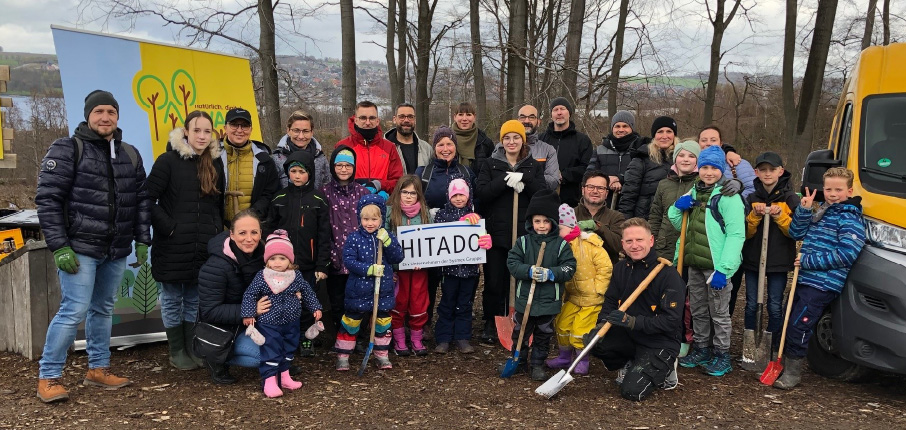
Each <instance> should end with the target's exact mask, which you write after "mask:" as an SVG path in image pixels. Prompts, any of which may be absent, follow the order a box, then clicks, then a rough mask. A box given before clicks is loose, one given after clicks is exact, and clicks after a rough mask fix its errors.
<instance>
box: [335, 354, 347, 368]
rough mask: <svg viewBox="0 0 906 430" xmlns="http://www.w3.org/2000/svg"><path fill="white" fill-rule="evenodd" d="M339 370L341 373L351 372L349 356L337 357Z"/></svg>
mask: <svg viewBox="0 0 906 430" xmlns="http://www.w3.org/2000/svg"><path fill="white" fill-rule="evenodd" d="M337 370H339V371H340V372H345V371H347V370H349V356H348V355H347V356H345V357H340V356H338V357H337Z"/></svg>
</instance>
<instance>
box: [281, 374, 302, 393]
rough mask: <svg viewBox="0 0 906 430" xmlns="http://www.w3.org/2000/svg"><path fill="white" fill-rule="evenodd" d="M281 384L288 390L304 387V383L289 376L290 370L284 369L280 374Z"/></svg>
mask: <svg viewBox="0 0 906 430" xmlns="http://www.w3.org/2000/svg"><path fill="white" fill-rule="evenodd" d="M280 386H281V387H283V388H286V389H288V390H298V389H300V388H302V383H301V382H299V381H294V380H293V377H292V376H289V370H284V371H283V373H281V374H280Z"/></svg>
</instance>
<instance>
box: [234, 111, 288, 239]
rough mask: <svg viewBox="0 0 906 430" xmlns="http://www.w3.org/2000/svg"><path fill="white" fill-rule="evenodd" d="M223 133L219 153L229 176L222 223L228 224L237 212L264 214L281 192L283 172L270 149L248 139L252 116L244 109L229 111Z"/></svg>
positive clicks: (250, 132) (250, 133)
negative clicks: (272, 200) (281, 173)
mask: <svg viewBox="0 0 906 430" xmlns="http://www.w3.org/2000/svg"><path fill="white" fill-rule="evenodd" d="M224 131H225V136H224V138H223V141H222V142H221V147H222V148H223V151H220V157H221V160H223V165H224V175H225V176H226V185H225V186H226V191H225V192H224V194H225V196H226V198H225V199H224V205H225V208H224V218H223V220H224V222H225V223H229V222H230V220H232V219H233V216H234V215H236V213H238V212H239V211H241V210H243V209H246V208H248V207H251V208H252V209H255V211H257V212H258V213H259V214H261V215H264V214H265V213H266V212H267V206H268V204H270V202H271V199H273V198H274V194H276V193H277V191H279V190H280V173H279V171H278V168H277V165H276V164H275V163H274V160H273V158H271V149H270V148H269V147H268V146H267V145H265V144H264V143H262V142H258V141H257V140H251V139H250V138H249V137H250V136H251V135H252V114H251V113H249V111H247V110H245V109H243V108H241V107H237V108H233V109H230V110H229V111H228V112H227V114H226V129H225V130H224ZM282 167H283V166H280V169H282Z"/></svg>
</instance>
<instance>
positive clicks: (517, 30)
mask: <svg viewBox="0 0 906 430" xmlns="http://www.w3.org/2000/svg"><path fill="white" fill-rule="evenodd" d="M527 3H528V2H527V1H526V0H510V37H509V40H508V41H507V56H508V57H509V58H508V60H507V76H506V88H507V91H506V110H507V112H506V114H507V116H509V117H513V116H515V113H516V108H517V107H516V104H517V103H521V102H522V101H523V100H525V36H526V32H527V28H528V26H527V19H528V18H527V16H528V15H527V14H528V4H527Z"/></svg>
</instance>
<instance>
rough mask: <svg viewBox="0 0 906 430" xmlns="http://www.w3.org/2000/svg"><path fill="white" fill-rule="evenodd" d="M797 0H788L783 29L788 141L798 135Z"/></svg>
mask: <svg viewBox="0 0 906 430" xmlns="http://www.w3.org/2000/svg"><path fill="white" fill-rule="evenodd" d="M797 8H798V5H797V4H796V0H786V22H785V24H784V29H783V74H782V77H781V92H780V94H781V98H782V99H783V118H784V133H783V136H784V138H785V140H786V142H788V143H791V142H793V141H794V140H795V137H796V100H795V95H794V94H793V60H794V59H795V57H796V15H797Z"/></svg>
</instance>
